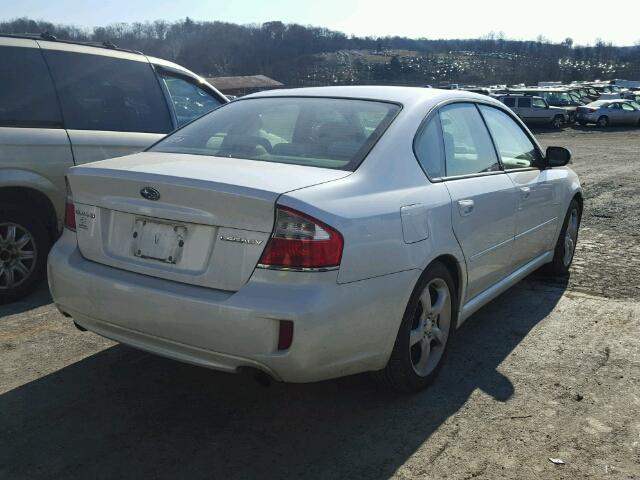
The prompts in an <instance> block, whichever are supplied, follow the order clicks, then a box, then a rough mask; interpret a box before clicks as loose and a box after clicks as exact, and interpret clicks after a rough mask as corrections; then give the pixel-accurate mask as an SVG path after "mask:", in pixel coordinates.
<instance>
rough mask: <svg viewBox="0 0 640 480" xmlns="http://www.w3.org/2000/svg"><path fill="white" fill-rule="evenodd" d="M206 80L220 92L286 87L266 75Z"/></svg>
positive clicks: (208, 78) (209, 78)
mask: <svg viewBox="0 0 640 480" xmlns="http://www.w3.org/2000/svg"><path fill="white" fill-rule="evenodd" d="M206 80H207V81H208V82H209V83H210V84H211V85H213V86H214V87H216V88H217V89H218V90H222V91H224V90H241V89H244V88H276V87H282V86H284V83H280V82H278V81H277V80H274V79H273V78H269V77H267V76H266V75H245V76H240V77H207V78H206Z"/></svg>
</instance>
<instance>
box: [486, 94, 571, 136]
mask: <svg viewBox="0 0 640 480" xmlns="http://www.w3.org/2000/svg"><path fill="white" fill-rule="evenodd" d="M496 98H497V99H498V100H500V101H501V102H502V103H504V104H505V105H506V106H507V107H509V108H510V109H511V110H513V111H514V113H515V114H516V115H518V117H520V118H521V119H522V121H523V122H524V123H526V124H527V125H548V126H550V127H552V128H562V125H563V124H564V123H565V122H566V121H567V120H568V118H569V116H568V113H567V111H566V110H565V109H564V108H560V107H551V106H549V104H548V103H547V102H546V101H545V100H544V99H543V98H541V97H532V96H530V95H498V96H497V97H496Z"/></svg>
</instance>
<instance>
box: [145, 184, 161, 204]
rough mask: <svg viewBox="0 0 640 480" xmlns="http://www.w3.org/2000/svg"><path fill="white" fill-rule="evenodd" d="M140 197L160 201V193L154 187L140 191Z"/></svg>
mask: <svg viewBox="0 0 640 480" xmlns="http://www.w3.org/2000/svg"><path fill="white" fill-rule="evenodd" d="M140 195H142V196H143V197H144V198H146V199H147V200H154V201H155V200H159V199H160V192H159V191H158V190H156V189H155V188H153V187H144V188H143V189H141V190H140Z"/></svg>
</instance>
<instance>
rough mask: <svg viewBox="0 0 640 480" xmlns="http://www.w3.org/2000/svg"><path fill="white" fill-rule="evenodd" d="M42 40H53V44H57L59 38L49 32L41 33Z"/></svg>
mask: <svg viewBox="0 0 640 480" xmlns="http://www.w3.org/2000/svg"><path fill="white" fill-rule="evenodd" d="M40 38H42V39H44V40H51V41H52V42H55V41H56V40H57V38H56V37H55V36H54V35H51V34H50V33H49V32H48V31H46V32H44V33H41V34H40Z"/></svg>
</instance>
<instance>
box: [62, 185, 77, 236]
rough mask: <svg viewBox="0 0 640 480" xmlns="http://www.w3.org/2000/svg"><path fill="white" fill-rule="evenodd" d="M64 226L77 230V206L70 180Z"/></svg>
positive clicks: (65, 205)
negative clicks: (74, 202)
mask: <svg viewBox="0 0 640 480" xmlns="http://www.w3.org/2000/svg"><path fill="white" fill-rule="evenodd" d="M64 226H65V228H68V229H69V230H72V231H74V232H75V231H76V207H75V205H74V204H73V195H72V194H71V188H70V187H69V182H67V199H66V200H65V204H64Z"/></svg>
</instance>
